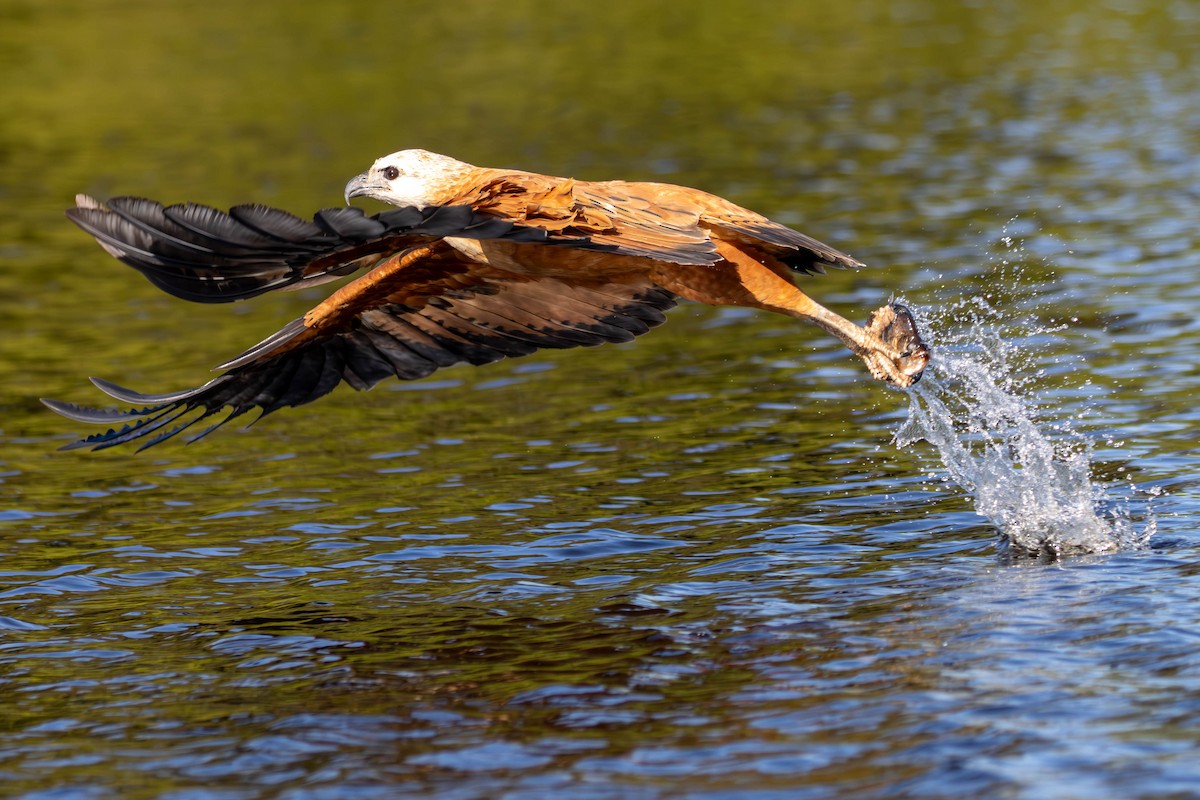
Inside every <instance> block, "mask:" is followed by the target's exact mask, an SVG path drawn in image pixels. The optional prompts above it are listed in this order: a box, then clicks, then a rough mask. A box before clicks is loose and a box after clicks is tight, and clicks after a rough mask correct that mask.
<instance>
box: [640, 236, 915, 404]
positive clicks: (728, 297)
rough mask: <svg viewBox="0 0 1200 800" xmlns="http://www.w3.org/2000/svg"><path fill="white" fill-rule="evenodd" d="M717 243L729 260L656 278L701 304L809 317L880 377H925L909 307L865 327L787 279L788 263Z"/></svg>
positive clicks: (904, 380) (909, 381) (670, 270)
mask: <svg viewBox="0 0 1200 800" xmlns="http://www.w3.org/2000/svg"><path fill="white" fill-rule="evenodd" d="M716 244H717V249H718V251H719V252H720V253H721V255H722V256H723V257H724V258H725V261H723V262H721V263H719V264H715V265H713V266H712V267H707V268H704V267H701V268H697V267H686V268H681V267H678V266H672V267H662V268H659V269H658V270H656V272H655V276H654V280H655V282H656V283H658V284H659V285H660V286H662V287H663V288H664V289H668V290H669V291H672V292H675V293H676V294H678V295H680V296H682V297H686V298H688V299H689V300H696V301H699V302H701V303H709V304H711V305H737V306H749V307H751V308H761V309H763V310H765V311H773V312H775V313H777V314H787V315H788V316H791V317H796V318H798V319H804V320H808V321H809V322H812V323H813V324H814V325H816V326H817V327H819V328H822V329H824V330H826V331H828V332H829V333H831V334H833V335H834V336H836V337H837V338H838V339H840V340H841V341H842V342H843V343H845V345H846V346H847V347H849V348H850V351H851V352H852V353H854V354H855V355H857V356H858V357H859V358H861V359H862V360H863V362H864V363H865V364H866V365H867V369H868V370H870V371H871V375H872V376H874V377H875V378H878V379H879V380H882V381H886V382H888V383H892V384H895V385H896V386H900V387H908V386H912V385H913V384H914V383H916V382H917V380H918V379H919V378H920V377H921V373H922V371H924V369H925V365H926V364H928V363H929V348H928V347H927V346H926V345H925V343H924V342H922V341H921V337H920V334H919V333H918V332H917V326H916V323H915V321H914V320H913V317H912V313H911V312H910V311H909V310H908V309H907V308H905V307H904V306H902V305H895V304H889V305H887V306H884V307H883V308H881V309H879V310H877V311H875V312H874V313H872V314H871V317H870V319H869V320H868V321H867V325H866V327H860V326H858V325H855V324H854V323H853V322H851V321H850V320H848V319H846V318H844V317H841V316H839V315H838V314H835V313H834V312H832V311H830V310H829V309H827V308H825V307H824V306H822V305H821V304H820V303H818V302H816V301H815V300H813V299H812V298H811V297H809V296H808V295H806V294H805V293H804V292H802V291H800V290H799V289H798V288H796V284H794V283H792V281H791V280H790V279H789V278H788V277H785V275H786V273H787V268H786V267H784V266H782V265H778V267H777V269H773V268H772V266H771V265H769V263H768V264H764V263H762V262H760V261H758V260H757V259H755V258H753V257H752V256H750V255H748V254H746V253H743V252H742V251H741V250H739V249H737V248H736V247H733V246H732V245H730V244H728V243H727V242H717V243H716ZM781 273H783V274H781Z"/></svg>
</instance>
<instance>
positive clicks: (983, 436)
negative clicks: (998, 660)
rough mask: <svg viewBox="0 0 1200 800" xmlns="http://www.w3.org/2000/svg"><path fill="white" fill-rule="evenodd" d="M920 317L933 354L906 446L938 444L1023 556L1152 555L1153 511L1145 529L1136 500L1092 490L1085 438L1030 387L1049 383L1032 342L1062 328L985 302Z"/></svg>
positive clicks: (903, 436) (903, 439) (954, 474)
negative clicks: (1044, 409)
mask: <svg viewBox="0 0 1200 800" xmlns="http://www.w3.org/2000/svg"><path fill="white" fill-rule="evenodd" d="M1005 263H1006V264H1007V262H1005ZM914 310H915V311H916V312H917V314H918V321H919V324H920V327H921V329H922V331H923V333H924V334H925V335H926V340H927V342H928V343H929V344H930V346H931V347H932V349H933V354H934V355H933V361H932V362H931V364H930V366H929V368H928V369H927V370H926V373H925V376H924V378H923V379H922V381H921V382H920V383H919V384H917V386H916V387H914V388H913V389H912V390H910V392H909V403H910V404H909V414H908V419H907V420H906V421H905V422H904V424H903V425H902V426H901V427H900V429H899V430H898V432H897V433H896V442H897V444H899V445H900V446H907V445H910V444H913V443H915V442H917V441H920V440H924V441H926V442H928V443H929V444H931V445H932V446H933V447H934V448H935V449H936V450H937V453H938V456H939V457H940V459H941V462H942V464H943V465H944V467H945V471H946V476H947V478H948V479H949V480H952V481H953V482H954V483H956V484H958V485H959V486H961V487H962V488H963V490H965V491H966V492H967V493H968V494H969V495H970V496H971V498H972V499H973V501H974V504H975V510H976V512H977V513H979V514H980V515H982V516H984V517H986V518H987V519H988V520H990V521H991V522H992V524H993V525H995V527H996V529H997V531H998V532H999V533H1000V536H1001V541H1002V542H1003V543H1004V545H1005V546H1006V547H1007V548H1008V549H1009V550H1010V551H1011V552H1013V553H1015V554H1030V555H1036V556H1040V557H1043V558H1057V557H1059V556H1062V555H1065V554H1070V553H1104V552H1112V551H1115V550H1121V549H1128V548H1136V547H1141V546H1144V545H1145V543H1146V542H1147V540H1148V539H1149V538H1150V536H1151V535H1152V534H1153V533H1154V528H1155V522H1154V517H1153V514H1152V513H1150V511H1149V509H1148V508H1147V511H1146V514H1145V521H1144V522H1143V523H1142V525H1141V529H1140V530H1139V529H1138V528H1137V526H1135V523H1134V522H1133V520H1132V518H1131V514H1130V511H1129V503H1128V501H1119V502H1117V503H1115V504H1114V503H1111V502H1109V501H1108V500H1107V499H1106V495H1107V494H1108V493H1109V490H1110V489H1112V488H1113V487H1105V486H1101V485H1098V484H1096V483H1094V482H1093V480H1092V477H1091V459H1092V447H1091V442H1090V440H1089V439H1088V437H1087V436H1086V435H1084V434H1083V433H1081V432H1079V431H1077V430H1075V429H1074V428H1073V427H1072V424H1071V421H1070V420H1064V419H1061V418H1060V419H1054V418H1047V417H1046V416H1045V415H1044V414H1042V413H1041V409H1039V408H1038V406H1037V402H1036V397H1037V393H1036V390H1035V387H1034V386H1033V385H1032V384H1033V383H1034V381H1035V379H1036V377H1038V376H1040V375H1041V374H1043V373H1042V371H1041V370H1039V369H1038V366H1037V363H1036V361H1037V355H1038V354H1037V352H1036V347H1034V346H1031V342H1035V341H1045V340H1047V339H1048V338H1050V337H1052V336H1053V334H1054V333H1056V332H1057V331H1061V330H1063V329H1064V328H1065V326H1058V327H1054V326H1039V325H1038V324H1037V323H1035V322H1033V321H1032V320H1026V321H1025V322H1023V323H1016V324H1014V322H1013V320H1012V317H1011V314H1000V313H999V312H997V311H996V309H994V308H993V307H992V306H991V304H990V303H989V301H988V300H987V298H985V297H972V298H969V299H966V300H961V301H959V302H957V303H954V304H950V305H948V306H944V307H943V308H942V310H941V311H940V312H939V313H938V315H937V318H931V317H930V315H929V314H928V313H926V312H922V311H921V310H920V309H914ZM1014 333H1015V334H1016V335H1015V336H1014ZM1130 491H1132V490H1130Z"/></svg>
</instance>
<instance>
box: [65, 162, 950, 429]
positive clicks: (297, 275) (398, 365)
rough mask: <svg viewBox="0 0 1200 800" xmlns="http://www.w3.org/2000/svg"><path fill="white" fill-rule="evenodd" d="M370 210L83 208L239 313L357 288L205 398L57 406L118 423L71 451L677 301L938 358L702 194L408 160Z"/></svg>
mask: <svg viewBox="0 0 1200 800" xmlns="http://www.w3.org/2000/svg"><path fill="white" fill-rule="evenodd" d="M356 197H366V198H370V199H373V200H378V201H381V202H383V203H386V204H389V205H391V206H395V208H393V209H389V210H387V211H383V212H380V213H378V214H375V215H373V216H367V215H366V214H365V213H364V212H363V211H362V210H361V209H358V208H355V207H351V206H349V205H347V206H346V207H342V208H334V209H326V210H324V211H320V212H318V213H317V214H316V215H315V216H314V217H313V219H312V220H311V221H310V220H306V219H301V218H300V217H297V216H294V215H292V214H289V213H288V212H286V211H281V210H279V209H276V208H271V207H268V206H264V205H257V204H253V205H240V206H235V207H233V208H231V209H230V210H229V211H228V212H222V211H218V210H216V209H213V208H209V207H207V206H202V205H198V204H195V203H185V204H181V205H173V206H166V207H164V206H163V205H161V204H159V203H156V202H153V201H150V200H145V199H141V198H135V197H118V198H113V199H111V200H109V201H108V202H107V203H106V204H104V203H100V202H98V201H96V200H94V199H92V198H90V197H87V196H84V195H80V196H79V197H77V198H76V206H75V208H72V209H70V210H68V211H67V216H68V217H69V218H70V219H71V221H72V222H74V223H75V224H76V225H78V226H79V227H81V228H82V229H83V230H85V231H87V232H88V233H89V234H91V235H92V236H94V237H95V238H96V240H97V241H98V242H99V243H100V246H101V247H103V248H104V249H105V250H106V251H107V252H108V253H109V254H111V255H112V256H114V257H116V258H118V259H120V260H121V261H123V262H124V263H126V264H128V265H130V266H132V267H134V268H135V269H137V270H139V271H140V272H141V273H142V274H143V275H145V276H146V277H147V278H148V279H149V280H150V282H151V283H153V284H154V285H156V286H158V287H159V288H160V289H163V290H165V291H167V292H169V293H171V294H173V295H175V296H176V297H181V298H183V299H185V300H193V301H196V302H201V303H222V302H229V301H233V300H244V299H246V298H249V297H254V296H256V295H259V294H262V293H264V292H269V291H274V290H276V289H301V288H305V287H310V286H316V285H318V284H321V283H326V282H328V281H333V280H337V279H339V278H342V277H343V276H346V275H351V274H352V273H356V272H361V273H362V274H361V275H360V276H359V277H357V278H356V279H354V280H353V281H351V282H349V283H347V284H345V285H344V286H342V287H340V288H338V289H337V290H336V291H334V292H333V293H332V294H331V295H330V296H329V298H328V299H326V300H325V301H324V302H322V303H320V304H318V305H317V306H315V307H314V308H312V309H311V310H309V311H308V313H306V314H305V315H304V316H303V317H301V318H300V319H297V320H295V321H293V322H291V323H289V324H288V325H286V326H284V327H283V328H282V329H281V330H279V331H278V332H276V333H274V334H272V335H271V336H268V337H267V338H266V339H264V340H263V341H261V342H259V343H258V344H256V345H254V346H253V347H251V348H250V349H249V350H247V351H246V352H244V353H242V354H241V355H239V356H237V357H236V358H234V359H232V360H230V361H227V362H225V363H224V364H222V365H221V366H220V367H218V369H223V370H225V372H224V373H223V374H221V375H220V376H218V377H217V378H214V379H213V380H211V381H209V382H208V383H206V384H204V385H203V386H200V387H198V388H195V389H189V390H187V391H182V392H175V393H169V394H142V393H140V392H135V391H132V390H130V389H126V388H123V387H120V386H117V385H115V384H113V383H110V382H108V381H105V380H101V379H99V378H93V379H92V382H93V383H94V384H95V385H96V386H97V387H98V388H100V389H101V390H102V391H104V392H105V393H107V394H108V395H110V396H111V397H114V398H116V399H117V400H120V401H122V402H124V403H129V404H132V405H134V406H136V407H135V408H132V409H128V410H119V409H96V408H88V407H85V406H80V405H76V404H74V403H66V402H61V401H57V400H43V402H44V403H45V404H46V405H47V406H49V407H50V408H51V409H53V410H54V411H56V412H58V413H59V414H62V415H63V416H65V417H69V418H71V419H73V420H78V421H81V422H88V423H98V424H103V425H107V426H111V427H110V428H109V430H107V431H106V432H104V433H98V434H94V435H92V436H88V437H87V438H85V439H81V440H79V441H77V442H74V443H72V444H69V445H67V446H66V448H65V449H71V448H77V447H91V448H94V449H101V448H106V447H112V446H114V445H119V444H124V443H126V442H132V441H134V440H139V444H140V445H141V448H143V449H144V448H145V447H150V446H152V445H155V444H158V443H159V442H162V441H164V440H166V439H169V438H170V437H172V436H174V435H176V434H178V433H181V432H182V431H184V430H187V429H189V428H191V427H192V426H193V425H196V424H197V423H200V422H204V423H205V424H204V426H202V428H201V429H200V430H199V433H198V434H197V433H191V434H189V435H190V439H189V440H190V441H194V440H195V439H198V438H200V437H201V436H204V435H206V434H208V433H210V432H211V431H213V430H215V429H216V428H218V427H220V426H221V425H222V424H224V423H225V422H228V421H229V420H230V419H233V418H235V417H239V416H241V415H242V414H245V413H247V412H249V411H252V410H254V409H259V410H260V414H259V416H262V415H265V414H269V413H271V412H272V411H275V410H277V409H279V408H282V407H284V406H298V405H302V404H304V403H308V402H311V401H313V400H316V399H317V398H319V397H321V396H322V395H324V394H326V393H328V392H330V391H332V390H333V389H334V387H336V386H337V385H338V384H339V383H341V382H343V381H344V382H346V383H348V384H350V385H351V386H352V387H354V388H355V389H368V388H370V387H372V386H374V385H375V384H376V383H378V382H379V381H381V380H383V379H385V378H389V377H397V378H400V379H402V380H413V379H416V378H423V377H425V376H426V375H429V374H430V373H431V372H433V371H434V370H436V369H438V368H439V367H446V366H450V365H451V364H455V363H458V362H464V361H465V362H468V363H470V364H486V363H490V362H492V361H496V360H498V359H501V358H504V357H506V356H508V357H516V356H523V355H528V354H530V353H532V352H534V351H535V350H538V349H540V348H567V347H578V346H591V345H597V344H602V343H605V342H626V341H629V340H630V339H633V338H634V337H635V336H639V335H641V334H643V333H646V332H647V331H648V330H650V329H651V328H653V327H654V326H656V325H659V324H660V323H662V322H663V321H664V320H665V317H664V316H663V312H664V311H666V310H667V309H669V308H671V307H672V306H674V305H675V302H676V300H677V298H681V297H682V298H686V299H688V300H694V301H698V302H701V303H708V304H710V305H734V306H748V307H751V308H760V309H764V310H766V311H773V312H776V313H779V314H786V315H788V316H792V317H797V318H799V319H803V320H808V321H809V322H811V323H813V324H815V325H817V326H819V327H821V328H823V329H824V330H826V331H828V332H829V333H831V334H833V335H834V336H836V337H837V338H838V339H840V340H841V341H842V342H844V343H845V344H846V345H847V347H849V349H850V350H851V352H853V353H854V354H855V355H857V356H858V357H859V358H861V359H862V360H863V361H864V362H865V363H866V366H867V369H868V370H869V371H870V373H871V375H873V376H874V377H875V378H878V379H880V380H883V381H886V382H888V383H891V384H894V385H896V386H900V387H907V386H910V385H911V384H912V383H914V382H915V381H916V380H917V379H918V378H920V376H921V372H922V370H924V368H925V365H926V364H927V363H928V361H929V350H928V348H927V347H926V346H925V344H924V343H923V342H922V341H921V338H920V335H919V333H918V331H917V327H916V324H915V322H914V320H913V317H912V315H911V313H910V312H909V310H908V309H907V308H905V307H904V306H902V305H899V304H889V305H887V306H884V307H883V308H881V309H879V310H878V311H876V312H874V313H873V314H872V315H871V318H870V320H869V321H868V324H867V325H866V327H860V326H858V325H855V324H854V323H853V322H850V321H849V320H846V319H844V318H842V317H840V316H838V315H837V314H835V313H833V312H832V311H830V310H828V309H826V308H824V307H823V306H821V305H820V304H818V303H817V302H815V301H814V300H812V299H811V298H809V297H808V295H806V294H805V293H803V292H802V291H800V289H799V288H797V286H796V284H795V281H794V280H793V278H794V277H795V276H796V274H797V273H807V274H812V273H823V272H824V271H825V268H826V267H831V266H832V267H842V268H846V267H852V268H857V267H861V266H863V265H862V263H861V262H859V261H857V260H855V259H854V258H851V257H850V256H848V255H846V254H845V253H842V252H839V251H837V250H835V249H833V248H832V247H829V246H828V245H825V244H822V243H821V242H818V241H817V240H815V239H813V238H811V237H809V236H806V235H804V234H802V233H799V232H797V231H795V230H793V229H791V228H788V227H786V226H784V225H780V224H779V223H776V222H772V221H771V220H769V219H767V218H766V217H764V216H762V215H760V214H756V213H755V212H753V211H749V210H747V209H745V208H741V207H739V206H737V205H735V204H733V203H731V202H729V201H728V200H725V199H723V198H720V197H717V196H715V195H712V194H708V193H707V192H703V191H700V190H698V189H690V188H687V187H684V186H675V185H671V184H664V183H640V182H627V181H600V182H589V181H577V180H573V179H570V178H557V177H552V176H549V175H540V174H536V173H532V172H522V171H519V170H512V169H490V168H483V167H476V166H472V165H470V164H466V163H463V162H462V161H458V160H456V159H453V158H450V157H448V156H443V155H438V154H436V153H430V152H427V151H425V150H402V151H400V152H397V153H393V154H391V155H388V156H384V157H383V158H380V159H378V160H377V161H376V162H375V163H374V164H373V165H372V166H371V168H370V169H369V170H367V171H366V172H364V173H362V174H361V175H358V176H356V177H354V178H352V179H351V180H350V182H349V183H348V184H346V190H345V199H346V202H347V204H349V202H350V200H351V199H353V198H356Z"/></svg>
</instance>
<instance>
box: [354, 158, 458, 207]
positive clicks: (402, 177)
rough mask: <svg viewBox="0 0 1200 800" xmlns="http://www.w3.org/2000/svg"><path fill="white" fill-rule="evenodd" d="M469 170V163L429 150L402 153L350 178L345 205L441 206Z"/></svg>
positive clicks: (376, 162)
mask: <svg viewBox="0 0 1200 800" xmlns="http://www.w3.org/2000/svg"><path fill="white" fill-rule="evenodd" d="M471 169H472V167H471V165H470V164H465V163H463V162H462V161H459V160H458V159H455V158H450V156H443V155H438V154H437V153H431V152H429V151H428V150H401V151H399V152H397V153H392V154H391V155H388V156H384V157H383V158H380V159H377V160H376V161H375V163H374V164H372V165H371V168H370V169H369V170H367V171H366V172H364V173H363V174H361V175H355V176H354V177H353V178H351V179H350V182H349V183H347V184H346V194H345V197H346V202H347V203H349V202H350V198H352V197H370V198H371V199H373V200H379V201H380V202H383V203H388V204H389V205H393V206H415V207H416V208H426V207H428V206H436V205H441V204H442V203H444V202H445V198H446V197H447V194H448V191H449V190H450V189H451V187H452V186H453V184H455V183H457V182H458V179H459V178H461V177H462V175H463V173H465V172H468V171H469V170H471Z"/></svg>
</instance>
